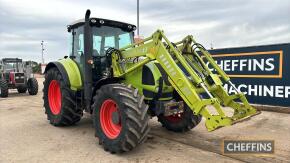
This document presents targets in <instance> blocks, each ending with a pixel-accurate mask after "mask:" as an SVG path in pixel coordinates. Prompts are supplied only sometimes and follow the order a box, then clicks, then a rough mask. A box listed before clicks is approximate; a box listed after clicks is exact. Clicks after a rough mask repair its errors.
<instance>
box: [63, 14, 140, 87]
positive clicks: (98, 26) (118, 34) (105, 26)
mask: <svg viewBox="0 0 290 163" xmlns="http://www.w3.org/2000/svg"><path fill="white" fill-rule="evenodd" d="M89 26H90V27H89V31H88V32H85V19H80V20H77V21H75V22H73V23H71V24H70V25H68V32H70V33H71V36H70V58H74V60H75V61H76V62H78V63H79V64H80V68H81V69H83V65H85V64H86V63H85V62H84V60H86V59H85V56H86V57H87V58H91V59H92V60H93V64H94V66H93V68H92V71H93V74H94V75H93V76H92V79H93V82H96V81H97V80H99V79H100V78H102V76H103V74H102V73H103V72H104V70H105V68H106V64H107V57H106V51H107V50H108V49H109V48H114V49H120V48H122V47H125V46H127V45H130V44H132V43H133V42H134V30H135V29H136V26H135V25H132V24H127V23H123V22H117V21H113V20H107V19H101V18H90V19H89ZM86 40H87V41H88V43H85V41H86ZM85 45H87V46H89V51H90V52H88V54H86V53H85Z"/></svg>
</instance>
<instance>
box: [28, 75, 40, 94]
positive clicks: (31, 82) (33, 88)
mask: <svg viewBox="0 0 290 163" xmlns="http://www.w3.org/2000/svg"><path fill="white" fill-rule="evenodd" d="M27 88H28V93H29V94H30V95H36V94H37V93H38V82H37V80H36V79H35V78H29V79H28V81H27Z"/></svg>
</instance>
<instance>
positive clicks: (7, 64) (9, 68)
mask: <svg viewBox="0 0 290 163" xmlns="http://www.w3.org/2000/svg"><path fill="white" fill-rule="evenodd" d="M1 70H2V71H5V72H21V73H22V72H23V62H22V59H18V58H4V59H3V60H2V63H1Z"/></svg>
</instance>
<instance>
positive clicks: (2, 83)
mask: <svg viewBox="0 0 290 163" xmlns="http://www.w3.org/2000/svg"><path fill="white" fill-rule="evenodd" d="M0 96H1V97H3V98H4V97H8V83H7V82H6V80H0Z"/></svg>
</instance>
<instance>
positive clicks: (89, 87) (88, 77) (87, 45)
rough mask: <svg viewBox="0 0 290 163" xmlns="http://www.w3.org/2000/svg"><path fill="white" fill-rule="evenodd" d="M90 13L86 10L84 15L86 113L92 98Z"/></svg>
mask: <svg viewBox="0 0 290 163" xmlns="http://www.w3.org/2000/svg"><path fill="white" fill-rule="evenodd" d="M90 15H91V11H90V10H89V9H88V10H87V11H86V15H85V25H84V59H83V65H84V74H83V76H84V82H83V83H84V100H85V106H86V108H85V109H86V111H90V107H91V98H92V64H91V63H89V61H91V60H92V54H93V50H92V49H93V48H92V34H91V33H92V29H91V26H90Z"/></svg>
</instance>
